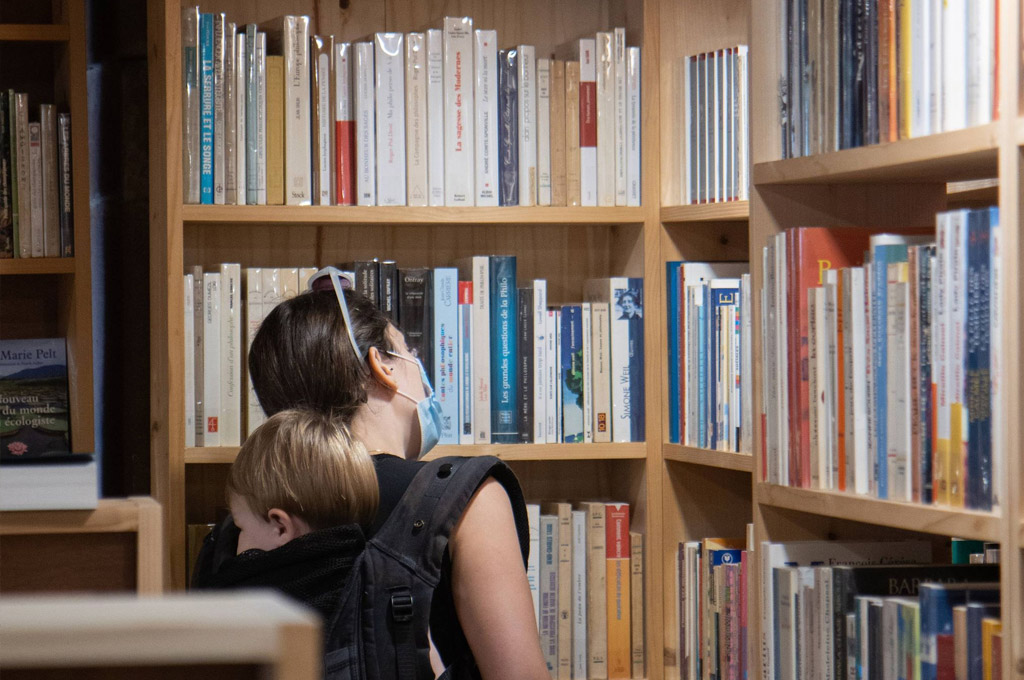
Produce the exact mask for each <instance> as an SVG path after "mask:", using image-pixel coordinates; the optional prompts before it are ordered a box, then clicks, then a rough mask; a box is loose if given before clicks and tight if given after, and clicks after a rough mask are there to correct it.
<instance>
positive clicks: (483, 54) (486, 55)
mask: <svg viewBox="0 0 1024 680" xmlns="http://www.w3.org/2000/svg"><path fill="white" fill-rule="evenodd" d="M474 39H475V45H474V53H473V58H474V67H473V73H474V81H475V82H474V86H475V87H474V90H473V93H474V97H475V98H476V101H475V102H474V106H475V110H476V127H475V132H476V156H475V159H474V161H475V166H476V204H477V205H483V206H495V205H498V168H499V157H500V156H499V146H498V32H497V31H484V30H481V29H477V30H476V31H474Z"/></svg>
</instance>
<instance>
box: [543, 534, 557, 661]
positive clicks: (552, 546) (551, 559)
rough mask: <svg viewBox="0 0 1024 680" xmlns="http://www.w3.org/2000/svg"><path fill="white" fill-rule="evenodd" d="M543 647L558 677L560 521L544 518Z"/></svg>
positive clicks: (545, 658) (546, 659)
mask: <svg viewBox="0 0 1024 680" xmlns="http://www.w3.org/2000/svg"><path fill="white" fill-rule="evenodd" d="M540 644H541V649H542V651H543V652H544V661H545V662H546V663H547V667H548V672H549V673H551V675H552V677H557V676H558V518H557V517H555V516H553V515H544V514H542V515H541V516H540Z"/></svg>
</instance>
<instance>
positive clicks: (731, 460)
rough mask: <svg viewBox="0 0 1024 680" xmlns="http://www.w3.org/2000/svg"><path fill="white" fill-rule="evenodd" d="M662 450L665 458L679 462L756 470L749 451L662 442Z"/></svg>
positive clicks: (747, 470)
mask: <svg viewBox="0 0 1024 680" xmlns="http://www.w3.org/2000/svg"><path fill="white" fill-rule="evenodd" d="M661 451H662V455H664V457H665V460H670V461H675V462H677V463H691V464H693V465H705V466H707V467H715V468H723V469H726V470H739V471H740V472H753V471H754V457H753V456H752V455H750V454H749V453H732V452H728V451H715V450H712V449H701V448H696V447H693V446H684V445H682V444H662V447H661Z"/></svg>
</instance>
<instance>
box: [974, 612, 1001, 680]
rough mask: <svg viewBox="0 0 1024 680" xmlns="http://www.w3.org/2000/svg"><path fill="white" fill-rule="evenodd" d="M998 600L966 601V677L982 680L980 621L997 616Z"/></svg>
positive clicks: (983, 674) (983, 675)
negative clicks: (990, 601)
mask: <svg viewBox="0 0 1024 680" xmlns="http://www.w3.org/2000/svg"><path fill="white" fill-rule="evenodd" d="M999 612H1000V607H999V603H998V602H992V603H988V602H968V603H967V679H968V680H984V678H985V673H984V663H983V654H982V641H981V622H982V621H983V620H984V619H986V618H990V617H992V618H997V619H998V618H999Z"/></svg>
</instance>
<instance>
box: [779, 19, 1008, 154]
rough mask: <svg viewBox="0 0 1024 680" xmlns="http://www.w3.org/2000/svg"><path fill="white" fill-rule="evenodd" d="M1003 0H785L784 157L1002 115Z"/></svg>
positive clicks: (890, 139) (781, 102)
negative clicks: (999, 26)
mask: <svg viewBox="0 0 1024 680" xmlns="http://www.w3.org/2000/svg"><path fill="white" fill-rule="evenodd" d="M997 1H998V0H971V1H970V2H968V0H946V1H944V2H929V1H922V2H895V0H812V1H811V2H795V1H787V2H783V3H781V5H780V7H781V8H782V13H781V16H782V22H783V24H782V31H781V35H780V37H781V40H782V42H781V43H780V45H779V55H780V56H781V62H780V64H779V73H780V74H781V79H780V85H779V106H780V119H781V122H782V149H781V152H782V157H783V158H793V157H797V156H806V155H809V154H817V153H823V152H828V151H836V150H839V149H849V148H852V147H857V146H864V145H867V144H878V143H880V142H895V141H897V140H900V139H910V138H912V137H921V136H924V135H930V134H935V133H939V132H948V131H951V130H959V129H962V128H966V127H972V126H975V125H982V124H984V123H988V122H990V121H992V120H994V119H995V118H997V117H998V101H997V97H996V93H997V88H996V82H997V80H998V78H997V74H998V66H999V61H998V58H997V55H996V42H997V41H996V17H997V15H998V7H997Z"/></svg>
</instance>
